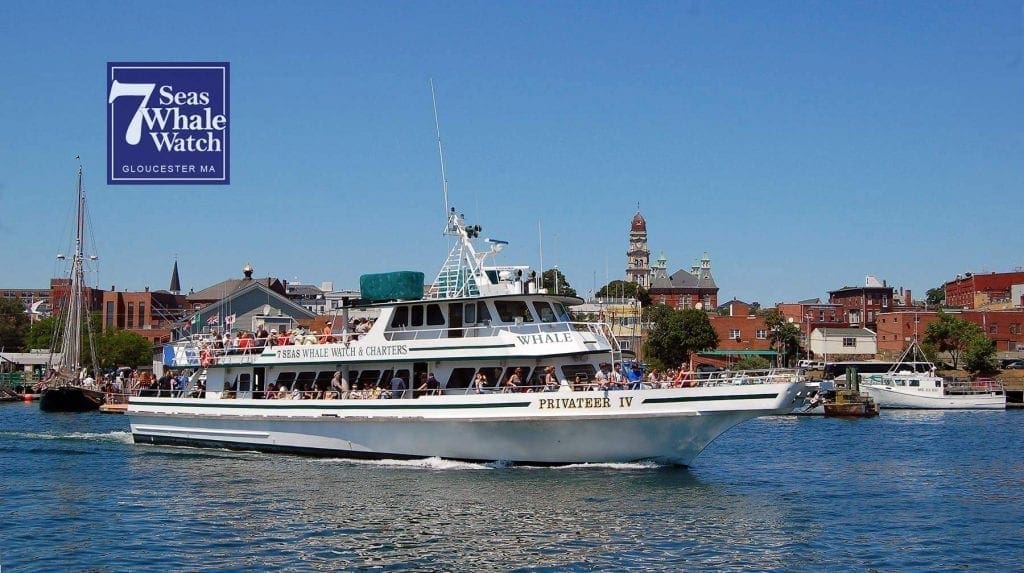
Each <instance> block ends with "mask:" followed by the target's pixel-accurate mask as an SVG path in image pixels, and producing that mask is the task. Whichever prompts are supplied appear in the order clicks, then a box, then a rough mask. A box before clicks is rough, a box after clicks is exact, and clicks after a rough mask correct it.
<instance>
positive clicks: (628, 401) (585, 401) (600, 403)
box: [537, 396, 633, 410]
mask: <svg viewBox="0 0 1024 573" xmlns="http://www.w3.org/2000/svg"><path fill="white" fill-rule="evenodd" d="M632 405H633V397H632V396H619V402H618V406H617V407H618V408H629V407H631V406H632ZM537 407H538V409H540V410H559V409H572V408H611V407H612V399H611V398H541V399H540V400H538V401H537Z"/></svg>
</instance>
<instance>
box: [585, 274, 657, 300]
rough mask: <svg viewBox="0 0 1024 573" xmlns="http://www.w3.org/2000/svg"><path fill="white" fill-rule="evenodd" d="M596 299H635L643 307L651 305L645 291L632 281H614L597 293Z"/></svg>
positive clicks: (648, 294)
mask: <svg viewBox="0 0 1024 573" xmlns="http://www.w3.org/2000/svg"><path fill="white" fill-rule="evenodd" d="M594 296H596V297H597V298H635V299H636V300H638V301H640V303H641V304H643V305H644V306H650V305H651V295H650V293H648V292H647V289H645V288H644V287H642V286H640V285H639V284H637V283H635V282H633V281H623V280H614V281H612V282H610V283H608V284H606V285H604V286H603V287H601V289H600V290H598V291H597V293H596V294H595V295H594Z"/></svg>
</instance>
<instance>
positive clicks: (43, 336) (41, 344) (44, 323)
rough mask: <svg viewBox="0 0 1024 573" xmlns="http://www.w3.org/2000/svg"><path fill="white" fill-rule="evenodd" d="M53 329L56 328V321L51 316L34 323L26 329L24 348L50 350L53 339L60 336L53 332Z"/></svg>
mask: <svg viewBox="0 0 1024 573" xmlns="http://www.w3.org/2000/svg"><path fill="white" fill-rule="evenodd" d="M55 328H57V319H56V318H54V317H52V316H48V317H46V318H42V319H39V320H37V321H35V323H33V324H32V326H31V327H29V329H28V335H27V336H26V337H25V346H27V347H28V348H30V349H32V348H51V345H52V344H53V340H54V338H55V337H57V338H59V337H60V334H59V333H57V332H55V331H54V329H55Z"/></svg>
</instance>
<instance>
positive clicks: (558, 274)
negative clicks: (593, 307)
mask: <svg viewBox="0 0 1024 573" xmlns="http://www.w3.org/2000/svg"><path fill="white" fill-rule="evenodd" d="M556 280H557V285H558V288H557V289H556V288H555V284H556V282H555V281H556ZM541 287H542V288H546V289H548V293H549V294H555V293H557V294H559V295H564V296H576V289H574V288H572V286H571V285H570V284H569V281H567V280H565V275H564V274H562V271H560V270H558V269H548V270H546V271H544V273H543V274H541Z"/></svg>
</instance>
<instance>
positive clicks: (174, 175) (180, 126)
mask: <svg viewBox="0 0 1024 573" xmlns="http://www.w3.org/2000/svg"><path fill="white" fill-rule="evenodd" d="M228 71H229V66H228V63H227V62H218V63H129V62H110V63H108V64H107V183H109V184H147V183H175V184H206V185H209V184H222V185H223V184H227V183H229V182H230V161H229V154H228V149H229V141H230V139H229V129H228V124H229V119H228V118H229V97H228V96H229V90H228Z"/></svg>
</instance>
